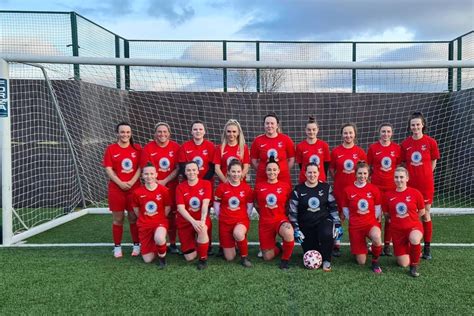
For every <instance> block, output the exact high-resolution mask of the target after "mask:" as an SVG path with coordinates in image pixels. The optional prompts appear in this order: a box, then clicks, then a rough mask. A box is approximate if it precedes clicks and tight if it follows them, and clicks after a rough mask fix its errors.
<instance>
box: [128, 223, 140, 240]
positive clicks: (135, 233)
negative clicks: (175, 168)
mask: <svg viewBox="0 0 474 316" xmlns="http://www.w3.org/2000/svg"><path fill="white" fill-rule="evenodd" d="M130 235H131V236H132V241H133V243H134V244H138V243H139V242H140V239H138V226H137V224H136V223H134V224H130Z"/></svg>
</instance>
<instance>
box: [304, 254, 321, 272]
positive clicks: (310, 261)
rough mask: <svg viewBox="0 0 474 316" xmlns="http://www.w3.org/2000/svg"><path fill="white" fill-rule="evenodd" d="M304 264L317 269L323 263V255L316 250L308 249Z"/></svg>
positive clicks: (311, 268)
mask: <svg viewBox="0 0 474 316" xmlns="http://www.w3.org/2000/svg"><path fill="white" fill-rule="evenodd" d="M303 263H304V266H305V267H306V268H308V269H310V270H314V269H317V268H319V267H320V266H321V263H323V257H322V256H321V254H320V253H319V251H316V250H308V251H306V252H305V253H304V255H303Z"/></svg>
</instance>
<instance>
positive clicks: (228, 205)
mask: <svg viewBox="0 0 474 316" xmlns="http://www.w3.org/2000/svg"><path fill="white" fill-rule="evenodd" d="M242 172H243V166H242V163H241V162H240V161H239V160H237V159H233V160H231V161H230V162H229V164H228V168H227V178H228V181H227V182H223V183H221V184H219V186H218V187H217V190H216V194H215V197H214V199H215V200H214V211H215V212H216V215H217V217H218V219H219V239H220V245H221V247H222V248H223V250H224V258H225V259H226V260H227V261H232V260H234V258H235V255H236V252H235V245H236V244H237V248H238V249H239V252H240V263H241V264H242V266H244V267H246V268H250V267H251V266H252V264H251V263H250V260H249V259H248V241H247V232H248V230H249V227H250V215H251V214H252V210H253V192H252V189H251V188H250V186H249V185H248V184H247V183H246V182H243V181H242Z"/></svg>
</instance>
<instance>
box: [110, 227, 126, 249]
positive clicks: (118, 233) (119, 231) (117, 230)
mask: <svg viewBox="0 0 474 316" xmlns="http://www.w3.org/2000/svg"><path fill="white" fill-rule="evenodd" d="M122 235H123V226H122V225H115V224H112V236H113V238H114V244H116V245H120V244H121V243H122Z"/></svg>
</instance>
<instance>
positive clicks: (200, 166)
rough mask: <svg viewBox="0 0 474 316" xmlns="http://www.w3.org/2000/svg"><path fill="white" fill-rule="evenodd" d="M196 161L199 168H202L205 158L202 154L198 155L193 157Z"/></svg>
mask: <svg viewBox="0 0 474 316" xmlns="http://www.w3.org/2000/svg"><path fill="white" fill-rule="evenodd" d="M192 161H194V162H195V163H197V165H198V167H199V169H202V166H203V165H204V160H203V159H202V158H201V157H200V156H196V157H194V158H193V159H192Z"/></svg>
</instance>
